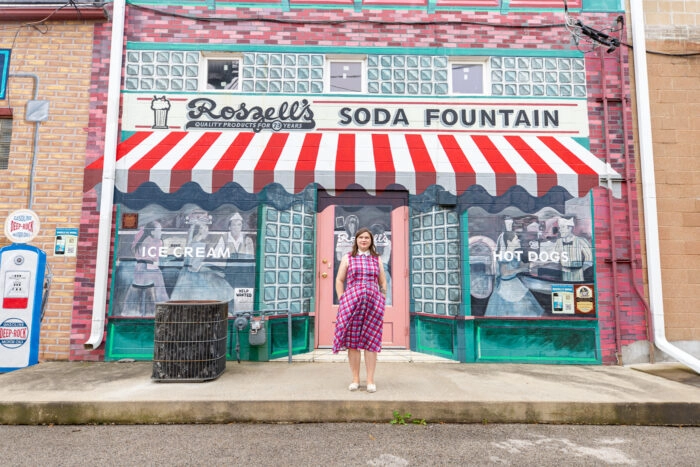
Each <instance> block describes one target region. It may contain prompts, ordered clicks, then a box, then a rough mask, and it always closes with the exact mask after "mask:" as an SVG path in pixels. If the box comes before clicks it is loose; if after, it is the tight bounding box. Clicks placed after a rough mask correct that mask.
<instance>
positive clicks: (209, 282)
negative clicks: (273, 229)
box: [170, 218, 234, 302]
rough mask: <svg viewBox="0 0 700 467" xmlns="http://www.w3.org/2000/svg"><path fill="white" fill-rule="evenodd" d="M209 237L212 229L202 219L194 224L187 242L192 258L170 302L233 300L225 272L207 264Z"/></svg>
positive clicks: (178, 281)
mask: <svg viewBox="0 0 700 467" xmlns="http://www.w3.org/2000/svg"><path fill="white" fill-rule="evenodd" d="M208 236H209V226H208V225H207V224H206V223H205V222H204V221H202V219H201V218H198V219H195V220H194V221H192V223H191V226H190V231H189V234H188V239H187V246H188V247H190V250H189V251H190V252H192V255H190V256H186V257H185V260H184V264H183V267H182V270H181V271H180V275H179V276H178V278H177V282H176V283H175V288H174V289H173V292H172V294H171V297H170V299H171V300H216V301H222V302H230V301H231V300H233V297H234V291H233V288H231V286H230V285H229V283H228V282H227V281H226V279H225V277H224V272H223V271H222V270H221V268H218V267H215V266H214V265H213V264H211V263H209V262H207V261H206V259H207V256H208V255H209V253H210V249H209V248H208V244H207V237H208ZM214 251H215V252H216V251H220V250H218V249H215V250H214Z"/></svg>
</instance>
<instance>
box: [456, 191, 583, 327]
mask: <svg viewBox="0 0 700 467" xmlns="http://www.w3.org/2000/svg"><path fill="white" fill-rule="evenodd" d="M468 216H469V264H470V275H469V280H470V293H471V309H472V315H475V316H486V317H541V316H558V315H581V316H590V315H591V314H592V313H593V308H594V306H593V305H592V303H593V302H594V297H593V295H594V293H593V291H594V286H593V280H594V277H593V272H594V271H593V259H594V254H593V247H592V246H591V245H592V240H591V239H592V222H591V206H590V201H589V198H579V199H574V200H570V201H569V202H567V203H566V206H565V212H559V211H557V210H556V209H554V208H551V207H548V208H543V209H541V210H539V211H537V212H536V213H534V214H526V213H524V212H522V211H520V210H518V209H517V208H513V207H510V208H508V209H506V210H504V211H502V212H500V213H498V214H490V213H487V212H486V211H484V210H483V209H481V208H478V207H474V208H470V209H469V210H468ZM579 289H580V290H582V291H583V292H584V293H583V294H581V293H579V292H578V291H579ZM575 291H576V293H575ZM584 295H585V299H586V301H587V302H588V304H587V305H581V306H579V305H578V299H580V298H582V297H583V296H584ZM584 310H585V311H584Z"/></svg>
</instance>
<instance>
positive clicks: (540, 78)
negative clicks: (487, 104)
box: [490, 57, 587, 98]
mask: <svg viewBox="0 0 700 467" xmlns="http://www.w3.org/2000/svg"><path fill="white" fill-rule="evenodd" d="M490 68H491V70H490V78H491V94H492V95H494V96H533V97H543V96H547V97H577V98H585V97H586V96H587V90H586V67H585V62H584V59H583V58H556V57H492V58H491V60H490Z"/></svg>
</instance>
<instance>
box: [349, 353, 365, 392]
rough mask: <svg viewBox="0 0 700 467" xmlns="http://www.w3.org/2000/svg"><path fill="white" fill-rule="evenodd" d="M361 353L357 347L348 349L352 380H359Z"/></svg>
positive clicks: (355, 381)
mask: <svg viewBox="0 0 700 467" xmlns="http://www.w3.org/2000/svg"><path fill="white" fill-rule="evenodd" d="M361 358H362V355H361V354H360V351H359V350H357V349H348V360H349V361H350V371H352V382H353V383H358V384H359V382H360V360H361Z"/></svg>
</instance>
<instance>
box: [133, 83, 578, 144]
mask: <svg viewBox="0 0 700 467" xmlns="http://www.w3.org/2000/svg"><path fill="white" fill-rule="evenodd" d="M122 94H141V95H145V96H153V91H133V90H122ZM166 94H168V95H169V96H173V95H187V96H191V95H192V94H197V95H198V96H205V95H209V96H221V95H226V96H251V97H259V96H277V97H284V96H294V97H295V98H302V97H308V98H311V99H319V98H323V97H332V98H334V99H338V98H349V99H372V100H375V99H401V100H403V101H408V100H419V101H425V100H426V99H430V100H433V101H436V102H437V101H440V100H450V101H454V100H465V99H468V100H470V101H475V100H494V99H497V100H507V101H509V102H511V101H517V100H522V101H528V100H532V96H456V95H440V96H433V95H385V94H377V95H375V94H360V93H352V94H338V93H332V94H331V93H318V94H308V93H306V94H302V93H264V92H234V93H226V94H222V93H221V92H220V91H219V92H212V91H168V92H166ZM537 100H538V101H539V102H546V101H573V102H577V101H578V102H586V99H584V98H579V97H547V96H538V97H537ZM126 133H129V134H133V133H135V132H126ZM124 139H126V138H124ZM582 139H583V140H587V138H582ZM582 146H584V147H585V145H582Z"/></svg>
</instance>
